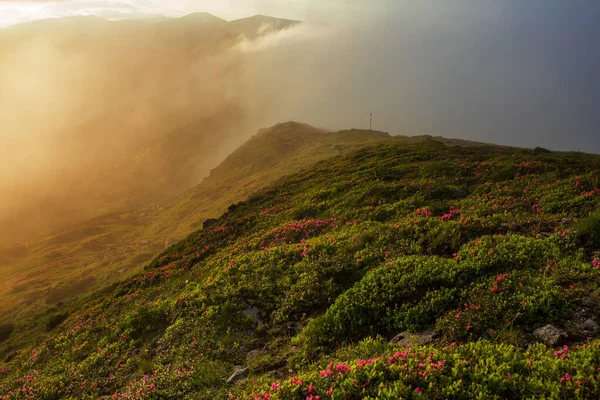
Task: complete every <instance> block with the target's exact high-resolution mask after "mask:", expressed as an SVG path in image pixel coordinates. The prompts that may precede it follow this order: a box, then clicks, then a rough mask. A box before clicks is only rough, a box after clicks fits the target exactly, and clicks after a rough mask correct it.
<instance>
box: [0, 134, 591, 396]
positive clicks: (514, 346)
mask: <svg viewBox="0 0 600 400" xmlns="http://www.w3.org/2000/svg"><path fill="white" fill-rule="evenodd" d="M306 129H308V128H306ZM262 139H264V137H263V136H262V135H259V136H257V137H255V138H254V139H253V140H259V141H260V140H262ZM421 140H422V139H421ZM277 148H278V149H280V150H278V151H285V146H283V147H277ZM307 154H308V153H307ZM228 162H230V163H232V164H238V163H239V164H240V165H245V163H244V159H243V158H239V159H238V158H236V157H232V158H231V157H230V159H229V161H228ZM599 166H600V157H598V156H595V155H587V154H566V153H550V152H548V151H545V150H544V149H536V150H535V151H533V150H520V149H508V148H499V147H494V146H478V147H464V146H462V147H461V146H453V145H450V144H444V143H441V142H437V141H434V140H424V141H422V142H420V143H409V141H408V140H405V141H399V142H392V141H388V142H387V143H383V144H379V145H375V146H372V147H368V148H363V149H359V150H357V151H354V152H351V153H350V154H347V155H341V156H338V157H334V158H332V159H329V160H326V161H322V162H320V163H318V164H317V165H316V166H314V167H312V168H309V169H306V170H304V171H303V172H300V173H297V174H295V175H293V176H290V177H287V178H283V179H281V180H279V181H278V182H277V183H276V184H275V185H273V186H270V187H267V188H265V189H263V190H261V191H259V192H258V193H256V194H254V195H252V196H250V198H249V199H248V201H247V202H245V203H240V204H238V205H237V206H235V207H230V208H229V210H228V212H227V213H226V214H224V215H223V216H222V217H221V218H220V219H219V221H218V224H217V225H216V226H214V227H212V228H210V229H207V230H201V231H197V232H195V233H193V234H192V235H190V236H189V237H188V238H187V239H186V240H184V241H182V242H179V243H177V244H176V245H174V246H171V247H170V248H169V249H167V250H166V251H165V252H164V253H162V254H161V255H160V256H159V257H157V258H155V259H154V260H153V261H152V262H151V263H150V264H148V265H147V266H146V267H145V270H144V271H143V272H141V273H139V274H136V275H134V276H132V277H131V278H130V279H128V280H126V281H122V282H120V283H117V284H115V285H113V286H112V287H110V288H108V289H106V290H103V291H101V292H97V293H95V294H94V295H92V296H90V297H89V298H88V299H86V300H83V301H81V302H79V303H77V304H73V305H71V306H69V307H67V308H64V309H62V310H60V311H58V312H56V313H55V314H53V315H48V316H46V317H44V318H40V319H39V320H38V321H36V323H35V324H31V325H29V326H27V325H22V326H19V327H17V328H16V329H15V330H14V331H12V332H11V330H10V327H4V330H2V329H0V335H3V337H2V336H0V340H2V339H4V343H3V344H2V345H0V346H1V347H0V357H2V358H1V359H4V361H3V362H2V363H1V364H0V396H2V398H3V399H5V398H6V399H13V398H23V397H25V395H27V396H29V398H44V399H53V398H98V397H102V396H106V398H110V397H114V398H206V399H214V398H228V397H233V398H254V399H274V398H281V399H305V398H309V399H313V400H314V399H326V398H334V399H343V398H345V399H359V398H390V399H391V398H417V397H423V398H440V399H445V398H536V397H539V398H589V399H594V398H598V397H599V396H600V379H599V378H598V376H599V375H598V371H599V368H600V343H599V342H598V340H597V339H595V335H597V334H598V329H597V322H598V317H599V316H600V315H599V309H598V300H600V291H599V290H598V287H599V286H598V285H599V284H600V269H599V268H598V267H599V264H600V262H599V261H598V259H597V258H596V257H597V253H596V252H597V251H598V249H599V248H600V242H599V240H598V237H599V236H598V234H600V214H599V213H600V212H599V211H598V205H599V202H600V189H598V186H599V177H598V172H597V171H598V167H599ZM547 324H553V325H555V326H556V327H557V328H558V329H561V330H564V332H565V333H564V334H563V333H561V335H560V338H559V339H561V341H557V342H556V343H555V344H553V345H550V346H546V345H544V344H541V343H539V341H538V339H536V337H534V335H533V331H534V330H535V329H537V328H540V327H543V326H545V325H547ZM427 329H430V331H431V330H433V329H436V330H437V332H435V334H434V335H429V336H428V337H427V336H426V335H424V334H423V331H424V330H427ZM403 331H408V332H410V333H419V334H420V335H421V336H420V337H421V338H424V337H427V338H428V340H426V341H421V342H420V343H422V344H417V345H413V346H412V347H410V348H408V347H405V346H406V345H407V342H406V338H409V340H412V341H413V344H415V343H416V342H418V341H417V338H415V337H413V338H412V339H410V337H411V336H410V334H408V333H405V334H404V335H403V336H404V337H405V339H403V340H400V339H399V340H400V342H399V344H391V343H389V342H388V341H389V340H390V339H391V338H392V337H394V336H395V335H396V334H398V333H400V332H403ZM2 332H3V333H2ZM235 371H238V374H237V375H236V376H233V377H232V379H231V380H230V382H229V383H226V379H227V378H228V377H230V376H231V375H232V374H233V373H234V372H235Z"/></svg>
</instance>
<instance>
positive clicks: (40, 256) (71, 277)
mask: <svg viewBox="0 0 600 400" xmlns="http://www.w3.org/2000/svg"><path fill="white" fill-rule="evenodd" d="M190 133H191V129H190V130H186V131H184V132H182V133H181V134H180V135H178V136H176V135H169V136H167V137H166V138H165V139H163V140H161V141H159V142H157V143H156V144H155V145H154V146H152V147H151V149H152V150H151V152H152V153H155V154H158V153H159V152H161V151H162V154H163V156H164V155H165V154H167V153H169V152H171V153H173V157H172V160H162V161H161V162H156V163H155V164H156V168H157V169H160V168H163V167H164V164H163V163H162V162H167V163H169V162H176V163H177V164H178V171H180V172H181V174H182V175H185V172H186V171H187V172H188V174H189V175H194V173H193V170H194V168H198V167H199V166H200V167H204V168H207V166H206V164H204V165H203V162H205V161H204V160H202V154H203V153H200V154H194V153H195V152H197V150H196V146H193V145H191V143H194V142H190V141H189V140H188V137H189V134H190ZM167 139H169V140H167ZM198 140H201V139H200V138H199V139H198ZM390 140H408V139H407V138H394V139H392V138H390V137H389V136H388V135H387V134H381V133H374V132H367V131H353V132H352V131H347V132H337V133H325V132H323V131H321V130H318V129H315V128H312V127H310V126H308V125H303V124H298V123H286V124H279V125H276V126H274V127H272V128H269V129H264V130H261V132H260V133H259V134H258V135H256V136H255V137H253V138H251V139H250V140H249V141H248V142H247V143H245V144H244V145H243V146H241V147H240V148H239V149H238V150H236V151H235V152H233V153H232V154H231V155H230V156H229V157H228V158H227V159H226V160H224V161H223V163H221V164H220V165H219V166H218V167H217V168H215V169H214V170H213V171H212V172H211V173H210V175H209V176H208V177H207V178H206V179H205V180H204V181H203V182H201V183H200V184H199V185H197V186H196V187H195V188H193V189H191V190H189V191H185V192H184V193H182V194H180V195H179V196H177V197H176V198H173V199H171V200H170V201H168V202H163V203H157V204H153V205H150V206H147V207H140V208H132V207H128V208H127V209H126V211H121V212H116V213H108V214H105V215H101V216H99V217H97V218H94V219H91V220H89V221H85V222H82V223H79V224H76V225H73V226H70V227H69V228H68V229H65V230H62V231H61V232H59V233H57V234H55V235H53V236H49V237H45V238H42V239H40V240H35V241H30V242H25V243H21V244H19V245H16V246H10V247H6V248H4V249H0V269H1V270H2V272H3V278H4V279H3V282H2V284H0V324H1V323H2V322H5V323H8V322H11V323H14V322H15V321H18V320H21V319H22V318H30V317H31V310H32V309H34V310H41V309H44V308H47V307H48V306H53V305H54V304H56V303H58V302H63V301H67V300H69V299H72V298H73V297H76V296H78V295H81V294H83V293H86V292H88V291H89V290H90V289H92V288H94V287H95V288H98V287H102V286H104V285H106V284H108V283H111V282H114V281H115V280H116V279H119V278H120V277H123V276H128V275H130V274H132V273H135V272H137V271H139V269H140V268H141V267H142V266H143V264H144V263H145V262H146V261H148V259H150V258H152V257H153V256H154V255H155V254H156V253H157V252H159V251H161V250H163V249H164V248H165V247H166V246H168V245H169V244H171V243H173V242H175V241H177V240H181V239H182V238H184V237H185V236H186V235H188V234H190V233H191V232H192V231H194V230H195V229H197V228H198V227H199V226H200V225H201V223H202V222H203V221H204V220H206V219H208V218H211V217H215V216H218V215H220V214H222V213H223V212H224V211H226V210H227V207H228V206H230V205H231V204H233V203H237V202H239V201H242V200H245V199H246V198H247V197H248V195H250V194H251V193H252V192H254V191H256V190H258V189H260V188H262V187H264V186H266V185H268V184H270V183H272V182H274V181H275V180H276V179H278V178H280V177H282V176H283V175H287V174H291V173H294V172H297V171H299V170H301V169H302V168H306V167H309V166H311V165H312V164H314V163H316V162H317V161H320V160H323V159H326V158H329V157H332V156H334V155H337V154H339V153H341V152H348V151H351V150H352V149H355V148H359V147H364V146H366V145H369V144H372V143H375V142H380V141H390ZM178 143H180V145H178ZM164 146H167V147H166V148H165V147H164ZM160 147H162V150H159V149H158V148H160ZM204 148H205V150H208V148H207V146H206V145H205V146H204ZM167 149H172V150H171V151H167ZM188 153H189V154H188ZM177 154H179V155H181V154H188V157H184V158H183V159H178V158H177V157H176V155H177ZM186 159H187V160H188V161H187V162H186V161H185V160H186ZM177 160H179V161H177ZM146 175H148V177H154V180H155V181H156V184H164V185H165V187H168V182H164V179H165V178H161V177H160V174H146ZM131 185H132V186H133V187H137V188H138V189H139V190H142V188H143V186H135V185H136V183H135V182H131ZM165 191H166V189H165ZM172 195H173V193H172V192H171V196H172Z"/></svg>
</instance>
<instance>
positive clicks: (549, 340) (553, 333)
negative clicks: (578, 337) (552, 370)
mask: <svg viewBox="0 0 600 400" xmlns="http://www.w3.org/2000/svg"><path fill="white" fill-rule="evenodd" d="M533 336H535V337H536V338H537V339H538V340H539V341H541V342H542V343H544V344H546V345H547V346H556V345H558V344H559V343H560V342H561V341H563V340H564V339H566V338H567V333H566V332H565V331H563V330H560V329H558V328H557V327H555V326H554V325H546V326H544V327H542V328H538V329H536V330H535V331H533Z"/></svg>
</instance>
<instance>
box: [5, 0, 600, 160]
mask: <svg viewBox="0 0 600 400" xmlns="http://www.w3.org/2000/svg"><path fill="white" fill-rule="evenodd" d="M194 11H208V12H211V13H214V14H216V15H218V16H220V17H223V18H226V19H233V18H238V17H244V16H248V15H252V14H258V13H260V14H269V15H273V16H279V17H284V18H294V19H302V20H304V21H307V23H308V25H309V26H315V27H318V28H315V29H317V30H318V29H321V30H323V32H327V33H326V34H325V33H324V34H323V35H324V36H323V37H322V38H318V37H317V36H318V35H317V34H313V35H312V36H309V37H308V38H307V39H306V40H304V41H294V42H293V43H288V44H287V45H286V46H287V47H286V48H284V49H282V50H281V51H282V52H283V53H281V52H280V53H277V54H276V53H272V54H270V55H269V54H266V55H265V61H264V62H265V63H267V62H268V63H270V64H274V65H277V63H280V64H281V66H282V70H281V72H280V73H279V74H274V73H272V70H269V71H270V72H269V74H268V76H265V77H263V79H272V80H279V81H281V85H282V90H283V88H287V89H289V88H295V89H296V90H298V91H299V93H298V96H297V97H298V98H300V99H302V102H291V101H289V102H287V103H286V102H285V101H282V105H281V107H280V110H279V111H278V112H277V113H274V114H273V121H272V122H273V123H275V122H279V121H280V120H282V119H293V120H300V121H304V122H307V123H312V124H314V125H317V126H321V127H328V128H332V129H337V128H350V127H364V126H366V125H367V124H368V114H369V112H371V111H372V112H373V113H374V116H375V127H376V128H379V129H382V130H386V131H389V132H391V133H406V134H431V135H442V136H447V137H461V138H465V139H476V140H481V141H488V142H495V143H502V144H510V145H520V146H527V147H534V146H543V147H548V148H553V149H574V150H584V151H593V152H598V153H600V132H599V130H598V128H599V127H600V79H598V76H599V74H600V45H598V43H600V1H598V0H419V1H417V0H389V1H388V0H260V1H259V0H215V1H209V0H64V1H50V0H44V1H38V2H28V1H6V0H0V25H8V24H12V23H16V22H22V21H27V20H31V19H37V18H43V17H58V16H66V15H82V14H96V15H99V16H102V17H105V18H109V19H116V18H126V17H134V16H135V17H139V16H156V15H166V16H181V15H184V14H187V13H190V12H194ZM324 24H326V25H327V26H326V27H325V28H326V29H325V28H324ZM311 29H312V28H311ZM319 32H320V31H319ZM315 38H318V39H319V40H315ZM282 55H283V56H282ZM294 84H295V85H296V86H294Z"/></svg>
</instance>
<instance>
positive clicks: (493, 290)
mask: <svg viewBox="0 0 600 400" xmlns="http://www.w3.org/2000/svg"><path fill="white" fill-rule="evenodd" d="M497 291H498V286H497V285H494V287H493V288H492V292H494V293H496V292H497Z"/></svg>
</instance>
